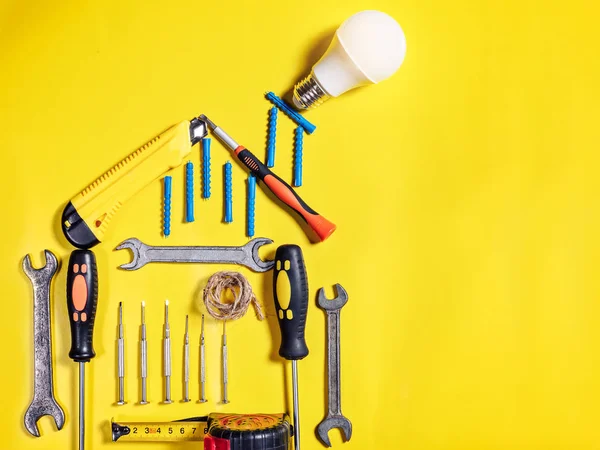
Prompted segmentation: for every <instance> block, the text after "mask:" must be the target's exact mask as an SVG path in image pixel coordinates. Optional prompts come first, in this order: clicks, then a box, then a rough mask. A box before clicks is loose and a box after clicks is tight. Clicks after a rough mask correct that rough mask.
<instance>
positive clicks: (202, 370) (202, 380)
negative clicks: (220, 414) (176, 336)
mask: <svg viewBox="0 0 600 450" xmlns="http://www.w3.org/2000/svg"><path fill="white" fill-rule="evenodd" d="M204 358H205V354H204V314H202V329H201V331H200V400H198V403H206V362H205V360H204Z"/></svg>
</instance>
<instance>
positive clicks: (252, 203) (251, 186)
mask: <svg viewBox="0 0 600 450" xmlns="http://www.w3.org/2000/svg"><path fill="white" fill-rule="evenodd" d="M255 208H256V177H255V176H254V175H252V174H250V175H248V223H247V228H246V235H247V236H248V237H253V236H254V210H255Z"/></svg>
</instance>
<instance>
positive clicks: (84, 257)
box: [67, 250, 98, 450]
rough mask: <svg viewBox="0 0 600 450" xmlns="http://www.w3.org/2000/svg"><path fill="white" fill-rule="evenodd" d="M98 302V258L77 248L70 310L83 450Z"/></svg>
mask: <svg viewBox="0 0 600 450" xmlns="http://www.w3.org/2000/svg"><path fill="white" fill-rule="evenodd" d="M97 304H98V272H97V268H96V257H95V256H94V254H93V253H92V252H91V251H90V250H75V251H73V252H72V253H71V258H70V259H69V272H68V273H67V310H68V312H69V323H70V324H71V351H70V352H69V357H70V358H71V359H72V360H73V361H75V362H78V363H79V450H83V449H84V440H85V420H84V415H85V366H84V364H85V363H86V362H89V361H90V360H91V359H92V358H93V357H94V356H96V352H94V343H93V334H94V320H95V319H96V306H97Z"/></svg>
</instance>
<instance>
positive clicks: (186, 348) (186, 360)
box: [183, 315, 190, 403]
mask: <svg viewBox="0 0 600 450" xmlns="http://www.w3.org/2000/svg"><path fill="white" fill-rule="evenodd" d="M183 372H184V375H183V384H184V390H185V392H184V397H183V401H184V402H186V403H187V402H189V401H190V333H189V330H188V316H187V315H186V316H185V343H184V344H183Z"/></svg>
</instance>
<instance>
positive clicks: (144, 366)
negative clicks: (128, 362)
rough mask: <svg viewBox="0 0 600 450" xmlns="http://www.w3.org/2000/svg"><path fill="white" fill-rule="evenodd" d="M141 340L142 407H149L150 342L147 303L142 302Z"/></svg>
mask: <svg viewBox="0 0 600 450" xmlns="http://www.w3.org/2000/svg"><path fill="white" fill-rule="evenodd" d="M141 328H142V329H141V334H142V337H141V340H140V364H141V367H140V375H141V378H142V399H141V400H140V405H147V404H148V403H149V402H148V396H147V395H148V394H147V381H148V380H147V379H148V340H147V339H146V302H142V327H141Z"/></svg>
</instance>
